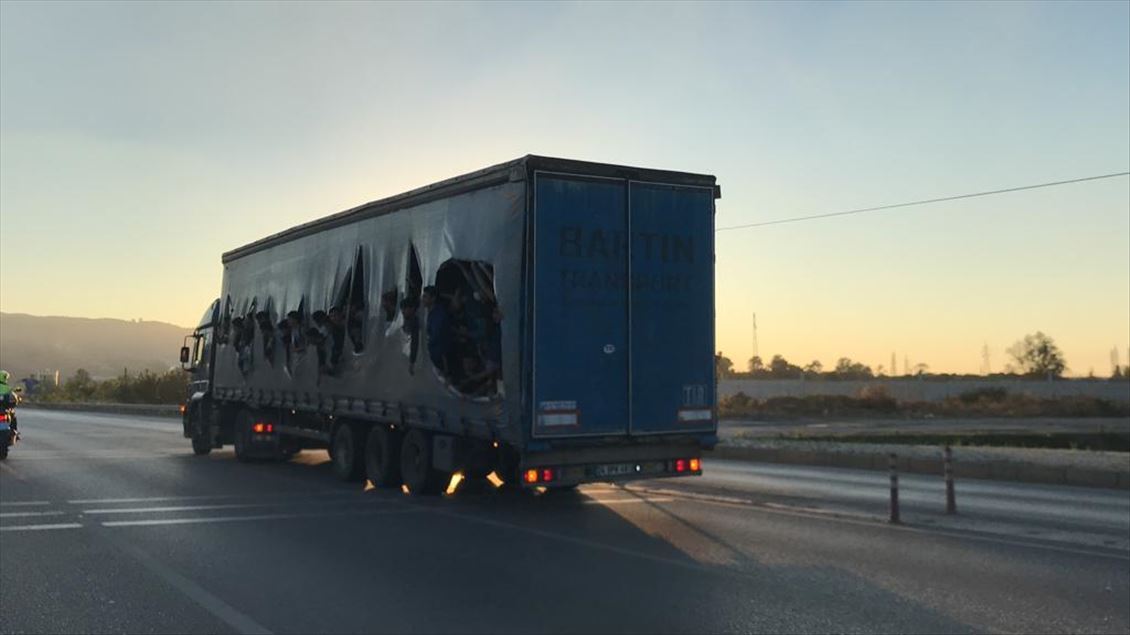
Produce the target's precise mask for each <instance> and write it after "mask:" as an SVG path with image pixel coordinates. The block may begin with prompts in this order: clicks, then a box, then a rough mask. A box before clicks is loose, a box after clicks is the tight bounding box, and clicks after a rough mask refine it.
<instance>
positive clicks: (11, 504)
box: [0, 501, 51, 507]
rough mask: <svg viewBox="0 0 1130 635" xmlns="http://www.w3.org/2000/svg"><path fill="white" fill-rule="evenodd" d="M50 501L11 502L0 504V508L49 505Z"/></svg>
mask: <svg viewBox="0 0 1130 635" xmlns="http://www.w3.org/2000/svg"><path fill="white" fill-rule="evenodd" d="M50 504H51V501H12V502H0V507H33V506H43V505H50Z"/></svg>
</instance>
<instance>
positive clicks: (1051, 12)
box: [0, 2, 1130, 375]
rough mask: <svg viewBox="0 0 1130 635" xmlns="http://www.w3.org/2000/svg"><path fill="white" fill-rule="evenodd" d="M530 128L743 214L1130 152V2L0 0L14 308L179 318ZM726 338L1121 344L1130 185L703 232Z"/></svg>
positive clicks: (541, 141) (1, 264) (769, 214)
mask: <svg viewBox="0 0 1130 635" xmlns="http://www.w3.org/2000/svg"><path fill="white" fill-rule="evenodd" d="M527 153H536V154H547V155H556V156H565V157H570V158H578V159H588V160H596V161H606V162H613V163H625V164H635V165H643V166H647V167H658V168H668V169H676V170H688V171H695V172H707V173H712V174H716V175H717V176H718V179H719V182H720V183H721V185H722V191H723V198H722V200H721V201H719V204H718V219H717V223H718V225H719V226H720V227H721V226H728V225H736V224H741V223H748V222H757V221H762V220H771V219H776V218H783V217H789V216H797V215H804V214H810V213H819V212H826V211H836V210H841V209H850V208H856V207H866V206H871V205H880V204H885V203H898V202H902V201H907V200H915V199H922V198H930V197H935V196H945V195H949V194H960V193H965V192H973V191H980V190H987V189H995V188H1003V187H1010V186H1018V185H1025V184H1029V183H1038V182H1043V181H1053V180H1061V179H1069V178H1074V177H1082V176H1088V175H1093V174H1102V173H1109V172H1120V171H1124V170H1127V169H1130V3H1127V2H1105V3H1090V4H1088V3H1081V2H1070V3H1063V4H1057V3H1051V2H1035V3H1018V2H1008V3H976V4H975V3H964V2H962V3H952V4H946V3H874V4H869V3H819V4H800V3H787V4H770V3H758V4H739V3H725V4H708V3H693V4H675V3H662V4H652V5H649V4H611V3H599V4H598V3H590V4H556V3H554V4H551V3H533V2H531V3H495V4H486V5H479V4H471V3H454V4H444V3H421V4H417V5H398V4H362V3H348V4H331V3H319V4H316V5H315V4H301V3H297V2H287V3H279V4H270V3H247V4H220V3H198V4H176V3H154V4H142V3H136V2H130V3H123V4H98V3H93V2H82V3H77V4H69V3H62V2H55V3H37V4H24V3H17V2H3V3H0V234H2V238H0V272H2V282H0V309H2V310H3V311H7V312H26V313H34V314H54V315H73V316H88V317H117V318H127V319H129V318H139V317H140V318H144V319H152V320H163V321H168V322H173V323H177V324H183V325H191V324H195V322H196V320H197V319H198V317H199V315H200V314H201V312H202V311H203V309H204V308H205V306H206V305H207V303H208V302H209V301H210V300H211V299H212V298H213V297H215V295H216V294H217V293H218V291H219V286H220V276H221V266H220V254H221V252H223V251H225V250H228V249H231V248H233V247H236V246H239V245H242V244H244V243H247V242H250V241H252V240H254V239H257V238H260V237H262V236H264V235H266V234H268V233H273V232H275V231H278V230H281V229H284V228H286V227H290V226H292V225H295V224H298V223H301V222H304V221H308V220H311V219H313V218H317V217H320V216H323V215H325V214H328V213H332V212H336V211H340V210H342V209H345V208H348V207H352V206H354V205H356V204H358V203H361V202H364V201H368V200H372V199H376V198H380V197H383V196H386V195H390V194H395V193H398V192H401V191H404V190H407V189H410V188H412V187H415V186H419V185H423V184H427V183H430V182H432V181H436V180H439V179H442V178H446V177H449V176H453V175H456V174H459V173H462V172H466V171H470V170H473V169H477V168H480V167H484V166H486V165H489V164H493V163H498V162H501V161H505V160H508V159H511V158H515V157H518V156H521V155H523V154H527ZM717 254H718V260H717V262H718V281H717V295H718V304H717V314H718V344H719V348H721V349H722V350H723V351H724V352H725V353H726V354H727V355H728V356H730V357H731V358H733V359H734V360H735V361H738V360H741V361H740V362H739V364H740V365H742V366H744V360H746V359H748V357H749V355H750V350H751V343H750V315H751V313H752V312H754V311H756V313H757V319H758V326H759V341H760V351H761V353H762V355H763V356H765V357H769V356H770V355H772V354H773V353H782V354H784V355H785V356H786V357H787V358H789V359H790V360H791V361H794V362H797V363H806V362H808V361H810V360H812V359H820V360H821V361H823V362H824V363H825V365H831V364H834V361H835V359H836V358H837V357H839V356H845V355H846V356H850V357H852V358H855V359H857V360H860V361H863V362H865V363H868V364H871V365H878V364H883V365H884V366H889V360H890V355H891V353H892V352H897V357H898V365H899V368H900V370H901V368H902V364H903V358H904V355H906V356H909V358H910V362H911V364H916V363H919V362H923V363H927V364H929V366H930V368H931V370H935V371H969V372H976V371H977V370H978V369H979V368H980V365H981V347H982V345H984V344H985V343H987V344H988V345H989V348H990V350H991V355H992V357H991V359H992V365H993V367H994V369H999V368H1001V367H1002V366H1003V364H1004V362H1005V353H1004V349H1005V348H1007V347H1008V346H1009V345H1010V344H1011V343H1012V342H1014V341H1015V340H1017V339H1019V338H1020V337H1022V336H1023V335H1024V334H1025V333H1030V332H1034V331H1036V330H1042V331H1044V332H1046V333H1048V334H1050V335H1052V336H1053V337H1054V338H1055V339H1056V340H1057V341H1058V342H1059V344H1060V346H1061V347H1062V348H1063V349H1064V350H1065V352H1066V354H1067V361H1068V364H1069V366H1070V370H1071V371H1072V372H1073V373H1075V374H1086V373H1087V372H1088V371H1089V370H1090V369H1091V368H1093V369H1094V370H1095V372H1096V373H1098V374H1103V375H1105V374H1106V373H1108V372H1109V359H1110V350H1111V348H1112V347H1114V346H1117V347H1118V348H1119V350H1120V354H1121V357H1122V363H1126V359H1127V345H1128V344H1130V179H1127V178H1125V177H1124V178H1119V179H1111V180H1107V181H1100V182H1093V183H1088V184H1081V185H1069V186H1065V187H1060V188H1054V189H1044V190H1036V191H1032V192H1025V193H1017V194H1007V195H1002V196H994V197H989V198H983V199H975V200H969V201H959V202H953V203H945V204H940V205H933V206H928V207H921V208H908V209H902V210H896V211H890V212H879V213H875V214H870V215H861V216H852V217H845V218H838V219H828V220H819V221H813V222H804V223H796V224H789V225H780V226H773V227H763V228H756V229H748V230H742V231H733V232H722V233H720V234H719V235H718V241H717Z"/></svg>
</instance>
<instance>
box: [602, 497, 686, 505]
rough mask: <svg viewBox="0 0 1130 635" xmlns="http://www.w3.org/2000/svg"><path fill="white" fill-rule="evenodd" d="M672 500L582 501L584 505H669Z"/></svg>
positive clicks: (614, 499)
mask: <svg viewBox="0 0 1130 635" xmlns="http://www.w3.org/2000/svg"><path fill="white" fill-rule="evenodd" d="M673 500H675V499H674V498H613V499H604V498H599V499H598V498H593V499H589V500H586V501H583V502H584V504H585V505H632V504H638V503H670V502H671V501H673Z"/></svg>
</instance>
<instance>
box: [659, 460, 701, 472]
mask: <svg viewBox="0 0 1130 635" xmlns="http://www.w3.org/2000/svg"><path fill="white" fill-rule="evenodd" d="M667 466H668V467H667V469H668V470H670V471H672V472H675V473H676V474H683V473H694V472H701V471H702V459H700V458H698V457H692V458H689V459H674V460H673V461H671V462H670V463H668V464H667Z"/></svg>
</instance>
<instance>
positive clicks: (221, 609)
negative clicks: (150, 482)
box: [106, 534, 271, 635]
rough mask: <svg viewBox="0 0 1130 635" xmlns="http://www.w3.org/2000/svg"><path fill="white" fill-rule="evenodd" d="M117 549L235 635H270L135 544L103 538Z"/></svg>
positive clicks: (258, 624) (260, 625)
mask: <svg viewBox="0 0 1130 635" xmlns="http://www.w3.org/2000/svg"><path fill="white" fill-rule="evenodd" d="M106 537H107V538H108V539H110V541H111V542H113V543H114V544H115V545H117V547H118V548H119V549H121V550H122V551H125V552H126V553H128V554H130V555H132V556H133V557H134V558H136V559H137V561H138V562H140V563H141V564H143V565H145V568H147V569H149V570H150V571H152V572H153V573H155V574H156V575H157V576H158V577H160V578H161V579H163V580H164V581H165V582H166V583H168V584H169V585H170V586H172V587H173V588H175V589H176V590H178V591H180V592H181V593H183V594H184V595H186V596H187V597H188V598H190V599H191V600H192V601H194V602H196V603H197V604H199V605H200V606H201V607H203V608H204V610H206V611H208V612H209V613H211V614H212V615H214V616H215V617H216V618H217V619H219V620H221V621H223V622H224V623H226V624H227V625H228V626H231V627H232V628H233V629H235V631H236V632H237V633H252V634H254V635H270V634H271V631H269V630H267V628H266V627H265V626H263V625H262V624H260V623H259V622H256V621H255V620H253V619H252V618H251V617H250V616H248V615H246V614H244V613H242V612H240V611H239V610H237V609H236V608H235V607H233V606H232V605H230V604H228V603H227V602H224V601H223V600H221V599H220V598H218V597H216V596H215V595H212V594H211V593H209V592H208V591H206V590H205V589H204V588H203V587H201V586H200V585H199V584H196V583H195V582H193V581H192V580H189V579H188V578H186V577H184V576H183V575H181V574H179V573H177V572H176V571H174V570H173V569H172V568H171V567H168V566H166V565H164V564H162V563H161V562H160V561H159V560H157V559H156V558H154V557H153V556H150V555H149V554H147V553H145V552H144V551H142V550H141V549H139V548H138V547H136V546H135V545H132V544H129V543H127V542H125V541H123V540H117V539H115V538H113V537H111V536H110V535H108V534H107V535H106Z"/></svg>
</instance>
